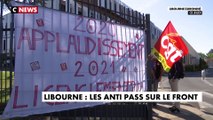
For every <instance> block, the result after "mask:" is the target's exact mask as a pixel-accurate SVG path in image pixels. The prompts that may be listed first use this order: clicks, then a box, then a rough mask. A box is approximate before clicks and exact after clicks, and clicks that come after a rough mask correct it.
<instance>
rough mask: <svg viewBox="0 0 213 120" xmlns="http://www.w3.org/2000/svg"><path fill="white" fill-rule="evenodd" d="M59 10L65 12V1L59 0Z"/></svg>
mask: <svg viewBox="0 0 213 120" xmlns="http://www.w3.org/2000/svg"><path fill="white" fill-rule="evenodd" d="M60 10H61V11H66V0H61V2H60Z"/></svg>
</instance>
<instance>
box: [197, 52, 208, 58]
mask: <svg viewBox="0 0 213 120" xmlns="http://www.w3.org/2000/svg"><path fill="white" fill-rule="evenodd" d="M198 54H199V55H200V57H201V58H202V59H205V58H206V57H207V56H206V55H205V54H204V53H198Z"/></svg>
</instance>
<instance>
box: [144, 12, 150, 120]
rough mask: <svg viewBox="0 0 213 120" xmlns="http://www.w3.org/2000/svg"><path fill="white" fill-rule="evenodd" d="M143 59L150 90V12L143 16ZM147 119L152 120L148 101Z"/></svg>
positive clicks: (148, 89)
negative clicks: (144, 47) (144, 35)
mask: <svg viewBox="0 0 213 120" xmlns="http://www.w3.org/2000/svg"><path fill="white" fill-rule="evenodd" d="M145 34H146V39H145V46H146V49H145V59H146V61H147V62H146V77H147V85H148V86H147V91H152V82H151V76H150V75H151V74H150V71H151V68H150V64H151V63H150V60H148V55H149V54H150V53H151V33H150V14H146V16H145ZM148 120H152V103H151V102H148Z"/></svg>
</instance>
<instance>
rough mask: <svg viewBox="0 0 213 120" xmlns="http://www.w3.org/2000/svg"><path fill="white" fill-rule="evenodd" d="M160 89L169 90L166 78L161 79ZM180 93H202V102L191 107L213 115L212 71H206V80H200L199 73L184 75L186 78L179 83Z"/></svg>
mask: <svg viewBox="0 0 213 120" xmlns="http://www.w3.org/2000/svg"><path fill="white" fill-rule="evenodd" d="M160 88H163V89H170V86H169V83H168V79H167V77H163V79H162V82H161V83H160ZM179 89H180V91H202V92H203V102H199V103H190V104H191V105H193V106H195V107H197V108H200V109H202V110H204V111H205V112H206V113H209V114H212V115H213V70H208V72H207V78H206V80H201V77H200V72H195V73H186V77H185V78H184V79H181V80H180V82H179Z"/></svg>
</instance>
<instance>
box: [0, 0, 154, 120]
mask: <svg viewBox="0 0 213 120" xmlns="http://www.w3.org/2000/svg"><path fill="white" fill-rule="evenodd" d="M68 1H69V0H68ZM74 1H75V2H76V3H75V4H77V2H78V3H79V2H80V3H81V5H84V4H87V6H90V9H91V10H98V11H101V12H100V19H101V20H103V16H108V17H110V19H115V22H116V23H120V24H126V25H129V26H137V27H139V28H141V29H145V28H147V31H146V34H147V38H148V39H149V37H148V36H149V34H150V32H149V28H150V27H149V24H150V18H149V15H146V16H144V15H142V14H139V13H137V12H135V11H131V10H129V9H125V8H124V6H119V9H120V10H121V9H123V10H124V12H123V13H117V12H113V11H112V10H110V9H111V8H110V9H105V8H104V7H100V6H96V5H95V4H92V2H91V3H89V2H85V1H89V0H85V1H84V2H83V1H82V0H74ZM92 1H93V0H92ZM94 1H95V0H94ZM94 1H93V2H94ZM96 1H97V0H96ZM51 2H52V3H51V8H53V0H51ZM3 3H4V1H3V0H1V15H0V17H1V19H0V111H1V113H2V111H3V110H4V108H5V106H6V104H7V102H8V100H9V98H10V93H11V89H12V86H13V81H14V66H15V44H16V43H15V41H14V34H13V33H14V30H15V29H14V22H13V21H14V15H12V14H8V15H6V17H5V16H3V14H2V11H3ZM42 3H44V1H43V2H42ZM5 5H6V4H5ZM92 7H93V8H92ZM106 7H107V6H106ZM60 9H63V6H61V7H60ZM125 10H127V12H125ZM121 11H122V10H121ZM130 12H132V13H130ZM125 13H128V14H125ZM75 14H79V13H77V12H76V11H75ZM88 14H90V13H89V12H88ZM133 14H135V16H133ZM88 17H94V16H89V15H88ZM105 20H107V19H105ZM137 21H138V22H137ZM146 45H148V46H149V45H150V41H148V40H147V42H146ZM148 49H150V48H148ZM149 52H150V51H149V50H148V51H146V54H147V53H149ZM148 85H150V83H148ZM148 88H150V86H148ZM151 112H152V111H151V105H150V104H148V103H138V102H137V103H108V104H105V105H99V106H95V107H88V108H81V109H75V110H67V111H61V112H54V113H48V114H42V115H35V116H29V117H25V118H16V119H26V120H28V119H36V120H37V119H60V120H61V119H62V120H66V119H68V120H76V119H79V120H96V119H98V120H99V119H101V120H102V119H103V120H108V119H113V120H114V119H134V120H135V119H136V120H137V119H138V120H141V119H151Z"/></svg>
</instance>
